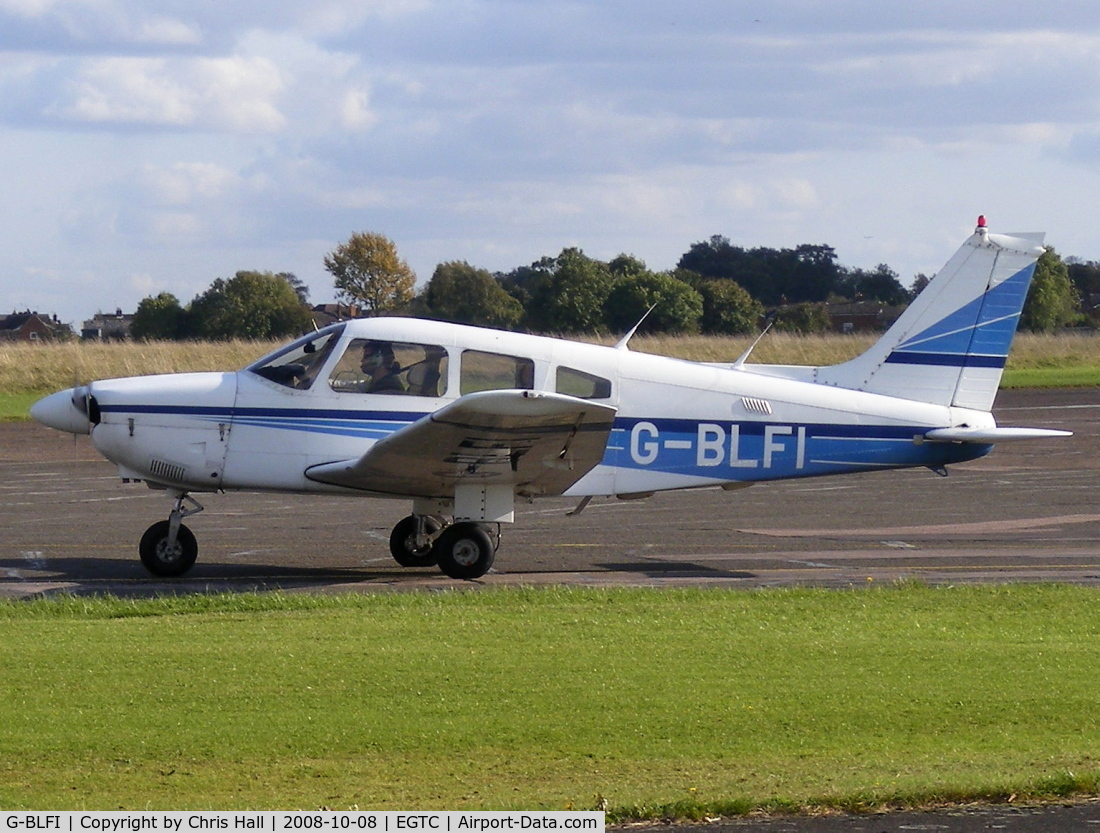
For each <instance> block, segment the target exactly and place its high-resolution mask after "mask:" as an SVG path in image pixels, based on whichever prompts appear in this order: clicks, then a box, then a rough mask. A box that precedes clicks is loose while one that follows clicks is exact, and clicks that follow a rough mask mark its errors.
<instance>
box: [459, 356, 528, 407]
mask: <svg viewBox="0 0 1100 833" xmlns="http://www.w3.org/2000/svg"><path fill="white" fill-rule="evenodd" d="M460 380H461V381H460V389H461V391H462V395H463V396H465V395H466V394H468V393H476V392H477V391H479V390H512V389H519V390H531V389H532V388H534V386H535V363H534V362H533V361H531V360H530V359H524V358H521V357H519V356H504V355H501V354H500V353H482V352H480V351H478V350H464V351H463V353H462V373H461V374H460Z"/></svg>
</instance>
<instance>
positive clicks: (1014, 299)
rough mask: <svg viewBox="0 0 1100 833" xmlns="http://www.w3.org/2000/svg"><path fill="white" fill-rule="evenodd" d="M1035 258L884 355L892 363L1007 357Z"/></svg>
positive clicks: (996, 362) (982, 361) (982, 363)
mask: <svg viewBox="0 0 1100 833" xmlns="http://www.w3.org/2000/svg"><path fill="white" fill-rule="evenodd" d="M1034 272H1035V264H1032V265H1030V266H1027V267H1025V268H1024V269H1021V270H1020V271H1019V272H1017V273H1016V274H1015V275H1014V276H1012V277H1011V278H1009V279H1008V280H1006V281H1004V282H1003V283H1001V284H999V285H997V286H995V287H993V288H992V289H990V290H989V291H988V292H986V293H985V294H984V295H982V296H981V297H980V298H977V299H975V300H974V301H971V302H970V303H969V304H967V305H966V306H964V307H962V308H961V309H959V310H956V311H955V312H953V313H952V314H950V315H948V316H947V317H946V318H943V319H942V320H940V321H938V322H936V323H935V324H933V325H932V326H931V327H929V328H928V329H926V330H924V331H923V332H921V333H918V334H917V335H915V336H913V337H912V338H909V339H906V340H905V341H904V342H902V343H901V344H899V345H898V346H897V347H895V348H894V350H893V351H892V352H891V353H890V355H889V356H887V357H886V361H887V362H891V363H894V364H931V365H940V366H947V367H1001V368H1003V367H1004V366H1005V361H1006V360H1007V359H1008V350H1009V348H1010V347H1011V346H1012V338H1013V336H1015V335H1016V325H1017V323H1018V322H1019V320H1020V313H1021V311H1022V310H1023V307H1024V301H1025V300H1026V298H1027V290H1028V287H1029V286H1030V285H1031V277H1032V275H1033V274H1034Z"/></svg>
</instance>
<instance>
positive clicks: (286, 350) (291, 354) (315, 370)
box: [245, 324, 344, 390]
mask: <svg viewBox="0 0 1100 833" xmlns="http://www.w3.org/2000/svg"><path fill="white" fill-rule="evenodd" d="M343 332H344V325H343V324H334V325H332V326H331V327H326V328H325V329H323V330H319V331H318V332H316V333H311V334H310V335H308V336H303V337H302V338H300V339H298V340H297V341H295V342H293V343H291V344H289V345H287V346H286V347H283V348H281V349H280V350H277V351H276V352H274V353H272V354H270V355H268V356H264V358H262V359H260V360H259V361H257V362H254V363H253V364H250V365H249V366H248V367H246V368H245V370H248V371H250V372H252V373H255V374H256V375H257V376H262V377H264V378H265V379H268V380H270V381H272V382H275V383H276V384H280V385H283V386H284V387H288V388H294V389H295V390H308V389H309V388H310V386H311V385H312V384H313V382H314V381H315V380H316V379H317V375H318V374H319V373H320V372H321V368H322V367H323V366H324V364H325V360H326V359H327V358H328V357H329V356H330V355H331V354H332V350H333V348H334V347H336V342H337V341H339V340H340V335H341V334H342V333H343Z"/></svg>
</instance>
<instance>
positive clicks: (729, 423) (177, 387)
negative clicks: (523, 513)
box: [55, 318, 994, 496]
mask: <svg viewBox="0 0 1100 833" xmlns="http://www.w3.org/2000/svg"><path fill="white" fill-rule="evenodd" d="M364 339H375V340H386V341H392V342H401V343H409V344H415V345H430V346H431V348H432V349H433V350H437V351H438V352H437V353H434V354H433V355H434V356H435V357H436V358H437V359H438V357H439V356H442V357H443V362H442V363H441V364H442V368H443V373H442V378H440V379H439V381H438V382H437V383H435V387H434V388H433V389H432V390H430V391H428V392H424V391H420V392H419V393H418V394H417V395H413V394H412V393H411V392H402V395H394V393H393V392H388V393H369V392H360V391H358V390H355V389H352V388H351V387H350V386H349V385H345V384H344V383H343V382H342V381H341V379H342V376H341V373H343V372H344V371H340V370H339V369H338V368H339V367H341V366H344V367H346V366H347V361H346V360H344V359H342V358H341V357H342V356H343V355H344V354H345V352H346V351H347V350H348V349H349V346H350V345H352V344H353V343H355V344H359V343H361V342H362V341H363V340H364ZM357 340H358V341H357ZM486 356H488V357H490V358H492V357H506V358H507V359H509V360H511V359H515V360H517V363H516V366H517V367H521V368H528V369H529V370H527V373H529V374H530V375H527V376H526V377H525V378H524V379H523V380H522V381H521V382H519V383H517V381H516V380H514V379H511V378H505V380H504V381H501V380H500V378H496V379H489V378H488V376H486V377H485V378H481V377H480V376H479V377H477V378H475V377H474V375H473V371H472V370H471V369H470V368H471V367H472V365H473V364H475V363H476V362H477V361H480V360H482V359H484V357H486ZM341 362H343V365H341ZM261 366H265V363H264V361H263V360H261V362H259V363H257V365H253V366H251V368H250V369H245V370H241V371H237V372H230V373H191V374H178V375H167V376H151V377H140V378H133V379H114V380H106V381H101V382H95V383H93V384H92V385H90V386H89V389H88V392H89V393H90V395H91V397H93V398H94V400H95V404H96V407H97V409H98V413H97V417H98V422H97V423H96V424H94V425H92V426H91V428H90V431H91V436H92V442H93V443H94V444H95V447H96V448H97V449H98V450H99V451H100V452H101V453H102V454H103V455H104V456H105V457H106V458H107V459H108V460H111V461H112V462H114V463H116V464H117V465H118V466H119V471H120V474H121V475H122V476H123V477H127V478H133V479H137V480H145V481H148V482H149V483H151V484H153V485H157V486H163V487H167V488H170V489H175V490H179V491H214V490H221V489H226V490H232V489H241V490H286V491H300V492H311V491H329V492H332V491H343V490H342V489H340V488H339V487H335V486H332V485H326V484H323V483H318V482H314V481H313V480H311V479H309V477H307V475H306V471H307V470H308V469H309V468H310V467H312V466H318V465H323V464H327V463H332V462H334V461H340V460H348V459H355V458H358V457H360V456H361V455H362V454H364V453H365V452H366V451H367V450H368V449H369V448H370V447H371V446H372V445H373V444H374V443H375V442H377V441H378V440H380V439H382V438H383V437H386V436H388V435H389V434H391V433H392V432H394V431H396V430H398V429H400V428H402V427H404V426H407V425H409V424H411V423H412V422H414V421H416V420H417V419H419V418H421V417H423V416H424V415H426V414H428V413H431V412H433V411H435V410H437V409H439V408H441V407H443V406H444V405H446V404H448V403H450V402H453V401H455V400H456V399H458V398H459V397H460V396H462V395H463V394H465V393H468V392H470V390H471V389H472V388H476V389H484V386H485V385H486V384H488V385H489V386H490V387H492V386H494V385H495V386H497V387H500V386H502V385H503V386H507V387H509V388H512V387H519V386H523V387H530V388H531V389H532V390H535V391H551V392H553V391H557V392H559V393H566V394H570V395H580V396H581V397H582V398H588V399H591V400H592V401H593V402H598V403H599V404H601V405H606V406H610V407H613V408H616V409H617V414H616V417H615V421H614V426H613V428H612V431H611V434H610V438H609V440H608V442H607V446H606V449H605V453H604V456H603V459H602V461H601V462H600V463H599V464H598V465H597V466H596V467H595V468H593V469H592V470H591V471H589V472H588V473H587V474H586V475H585V476H584V477H583V478H581V479H580V480H579V481H578V482H577V483H575V484H574V485H573V486H572V487H571V488H569V489H568V491H567V492H566V494H570V495H577V496H582V495H634V494H644V493H649V492H654V491H659V490H664V489H677V488H688V487H697V486H707V485H721V484H730V483H739V482H753V481H758V480H772V479H780V478H788V477H805V476H813V475H824V474H834V473H846V472H852V471H859V470H869V469H876V468H892V467H902V466H942V465H944V464H946V463H951V462H957V461H960V460H966V459H973V458H974V457H977V456H981V455H982V454H984V453H987V452H988V450H989V446H987V445H969V446H965V445H958V444H949V443H948V444H944V443H939V444H933V443H925V442H923V441H922V439H923V436H924V434H925V433H926V432H927V431H929V430H932V429H937V428H946V427H955V426H959V425H967V426H970V427H988V426H992V425H993V424H994V423H993V420H992V417H991V416H990V415H989V414H988V413H985V412H979V411H970V410H965V409H958V408H951V407H946V406H940V405H931V404H926V403H922V402H916V401H911V400H907V399H900V398H895V397H890V396H882V395H877V394H870V393H862V392H859V391H853V390H848V389H844V388H839V387H832V386H828V385H823V384H815V383H812V382H808V381H801V380H797V379H790V378H777V377H776V376H774V375H770V374H765V373H756V372H753V371H752V369H751V366H750V367H748V368H737V369H734V368H726V367H720V366H715V365H707V364H698V363H693V362H687V361H681V360H677V359H671V358H666V357H660V356H652V355H647V354H643V353H637V352H632V351H629V350H626V349H616V348H611V347H602V346H597V345H589V344H582V343H577V342H571V341H564V340H560V339H552V338H545V337H539V336H530V335H524V334H517V333H508V332H501V331H495V330H485V329H480V328H473V327H464V326H460V325H454V324H446V323H440V322H432V321H423V320H412V319H399V318H376V319H368V320H360V321H352V322H348V323H347V324H346V325H339V326H338V327H337V328H336V329H335V330H334V331H333V335H332V336H331V344H329V345H328V347H327V352H326V354H325V356H324V358H323V361H321V360H318V366H317V367H315V368H313V369H312V370H311V373H312V379H313V381H312V383H311V385H310V386H309V387H308V388H306V389H299V388H297V387H294V386H292V385H290V384H287V383H286V380H285V379H280V378H274V377H276V376H277V374H275V373H269V374H268V375H267V376H265V375H263V374H262V373H260V372H257V370H258V369H260V368H261ZM295 368H297V365H295ZM531 370H533V373H532V372H531ZM411 373H412V371H410V370H406V371H405V374H406V375H407V376H409V377H410V378H411ZM578 379H579V380H580V382H579V384H580V385H581V388H582V390H581V391H580V393H579V394H578V393H576V392H575V385H576V384H578V382H577V380H578ZM592 379H595V380H596V381H595V382H592V381H591V380H592ZM410 387H411V386H410ZM63 393H64V394H66V395H71V393H72V392H63ZM55 396H56V397H61V396H62V394H55ZM390 496H395V495H390Z"/></svg>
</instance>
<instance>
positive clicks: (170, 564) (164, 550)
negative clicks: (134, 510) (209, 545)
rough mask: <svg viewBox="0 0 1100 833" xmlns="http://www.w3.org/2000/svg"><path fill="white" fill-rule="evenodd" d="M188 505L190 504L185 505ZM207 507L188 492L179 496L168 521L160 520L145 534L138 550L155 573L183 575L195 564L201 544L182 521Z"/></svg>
mask: <svg viewBox="0 0 1100 833" xmlns="http://www.w3.org/2000/svg"><path fill="white" fill-rule="evenodd" d="M185 504H186V506H185ZM202 510H203V506H202V504H201V503H199V502H198V501H197V500H195V499H194V498H193V497H191V496H190V495H188V494H181V495H179V496H178V497H177V498H176V503H175V506H174V507H173V508H172V512H171V514H170V515H169V516H168V520H166V521H157V522H156V523H155V524H153V525H152V526H151V527H149V528H148V529H147V530H145V534H144V535H142V536H141V543H140V544H138V552H139V553H140V555H141V563H142V564H144V565H145V569H146V570H148V571H149V572H150V573H152V574H153V575H155V576H162V577H175V576H182V575H183V574H184V573H186V572H187V571H188V570H190V569H191V567H193V566H194V564H195V559H196V558H198V556H199V544H198V541H196V540H195V535H194V533H192V532H191V530H190V529H188V528H187V527H186V526H184V525H183V523H182V520H183V519H184V518H187V517H190V516H191V515H197V514H198V513H199V512H201V511H202Z"/></svg>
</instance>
